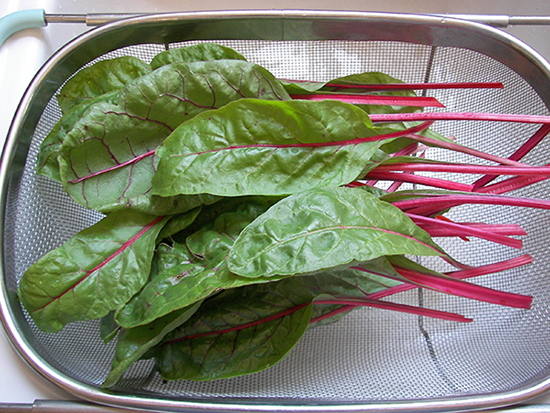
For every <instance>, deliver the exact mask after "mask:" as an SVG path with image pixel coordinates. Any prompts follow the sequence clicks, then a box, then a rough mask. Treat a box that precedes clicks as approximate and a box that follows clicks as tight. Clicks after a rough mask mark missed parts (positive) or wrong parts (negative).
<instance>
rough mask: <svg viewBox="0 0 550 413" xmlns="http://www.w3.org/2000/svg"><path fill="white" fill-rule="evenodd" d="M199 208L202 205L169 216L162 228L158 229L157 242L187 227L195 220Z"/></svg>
mask: <svg viewBox="0 0 550 413" xmlns="http://www.w3.org/2000/svg"><path fill="white" fill-rule="evenodd" d="M201 210H202V205H201V206H199V207H197V208H194V209H192V210H190V211H187V212H184V213H182V214H177V215H173V216H172V217H170V219H169V220H168V222H167V223H166V225H165V226H164V228H162V231H160V233H159V235H158V237H157V244H158V243H160V242H161V241H162V240H163V239H165V238H169V237H171V236H172V235H174V234H177V233H178V232H180V231H183V230H184V229H185V228H187V227H189V226H190V225H191V224H192V223H193V222H195V220H196V219H197V217H198V216H199V214H200V212H201Z"/></svg>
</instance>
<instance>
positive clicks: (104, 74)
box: [57, 56, 152, 113]
mask: <svg viewBox="0 0 550 413" xmlns="http://www.w3.org/2000/svg"><path fill="white" fill-rule="evenodd" d="M151 70H152V69H151V66H149V65H148V64H147V63H145V62H143V61H141V60H140V59H138V58H136V57H132V56H122V57H117V58H115V59H111V60H102V61H99V62H96V63H95V64H93V65H92V66H89V67H86V68H84V69H82V70H81V71H79V72H77V73H76V74H75V75H74V76H73V77H72V78H71V79H69V80H68V81H67V83H65V85H64V86H63V87H62V88H61V90H60V92H59V94H58V95H57V101H58V103H59V106H60V107H61V111H62V112H63V113H66V112H68V111H69V110H71V109H72V108H73V107H75V106H77V105H79V104H80V103H82V102H84V101H86V100H91V99H94V98H97V97H99V96H101V95H103V94H105V93H108V92H112V91H114V90H119V89H121V88H122V87H123V86H124V85H126V84H127V83H129V82H131V81H132V80H134V79H137V78H139V77H141V76H143V75H146V74H147V73H149V72H151Z"/></svg>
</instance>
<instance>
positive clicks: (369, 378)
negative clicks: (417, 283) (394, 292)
mask: <svg viewBox="0 0 550 413" xmlns="http://www.w3.org/2000/svg"><path fill="white" fill-rule="evenodd" d="M219 43H224V44H226V45H228V46H230V47H233V48H235V49H236V50H238V51H239V52H241V53H242V54H243V55H245V56H246V57H247V58H248V60H249V61H251V62H256V63H259V64H261V65H263V66H265V67H266V68H267V69H269V70H270V71H271V72H272V73H273V74H274V75H275V76H279V77H284V78H293V79H309V80H329V79H331V78H335V77H338V76H344V75H348V74H352V73H359V72H364V71H371V70H377V71H383V72H386V73H388V74H390V75H392V76H395V77H397V78H400V79H402V80H404V81H407V82H423V81H431V82H459V81H500V82H502V83H504V85H505V88H504V90H475V91H472V90H463V91H457V90H454V91H437V92H435V93H433V96H435V97H437V98H438V99H439V100H441V101H442V102H444V103H445V104H446V105H447V109H446V110H448V111H479V112H507V113H529V114H547V112H548V111H547V109H546V107H545V105H544V104H543V102H542V101H541V99H540V98H539V97H538V95H537V94H536V93H535V92H534V91H533V90H532V89H531V87H530V86H529V85H528V84H527V83H526V82H525V81H524V80H523V79H522V78H521V77H520V76H518V75H517V74H516V73H515V72H513V71H511V70H510V69H508V68H507V67H505V66H503V65H502V64H500V63H498V62H496V61H494V60H492V59H490V58H488V57H486V56H484V55H482V54H479V53H476V52H472V51H467V50H461V49H454V48H449V49H446V48H433V47H428V46H417V45H412V44H406V43H392V42H379V41H377V42H342V41H338V42H335V41H315V42H271V41H228V42H219ZM182 45H183V44H177V45H171V46H170V47H178V46H182ZM162 49H163V47H162V46H159V45H144V46H135V47H131V48H127V49H122V50H118V51H116V52H113V53H110V54H108V55H105V56H102V57H100V59H105V58H111V57H113V56H120V55H124V54H131V55H134V56H137V57H140V58H141V59H143V60H145V61H148V60H150V59H151V58H152V57H153V56H154V55H155V54H156V53H158V52H159V51H161V50H162ZM59 116H60V111H59V108H58V106H57V103H56V102H55V100H54V99H52V100H51V101H50V103H49V104H48V106H47V108H46V110H45V111H44V113H43V115H42V117H41V119H40V122H39V123H38V125H37V127H36V131H35V134H34V136H33V140H32V144H31V147H30V150H29V153H28V157H27V164H26V166H25V170H24V173H23V177H22V179H21V181H20V182H15V183H14V184H13V185H12V186H11V188H10V192H9V194H8V201H7V202H8V205H7V211H6V222H5V232H6V243H5V246H4V248H5V255H6V263H5V268H6V284H7V286H8V289H10V290H12V291H15V288H16V285H17V280H18V279H19V278H20V277H21V275H22V274H23V272H24V271H25V269H26V268H27V267H28V266H29V265H30V264H32V263H33V262H34V261H35V260H36V259H38V258H39V257H40V256H41V255H43V254H44V253H45V252H47V251H49V250H50V249H52V248H54V247H57V246H59V245H61V244H62V243H63V242H64V241H65V240H67V239H68V238H69V237H70V236H72V235H73V234H75V233H76V232H77V231H78V230H80V229H83V228H85V227H87V226H89V225H90V224H92V223H93V222H95V221H96V220H97V219H99V217H100V216H99V214H96V213H93V212H90V211H88V210H86V209H84V208H82V207H79V206H78V205H76V204H75V203H74V202H73V201H71V200H70V199H69V197H68V196H66V195H65V194H64V192H63V190H62V188H61V186H60V185H58V184H57V183H55V182H52V181H50V180H48V179H46V178H42V177H40V176H36V175H35V173H34V169H35V159H36V155H37V151H38V146H39V144H40V142H41V140H42V139H43V138H44V137H45V136H46V134H47V133H48V132H49V130H50V129H51V127H52V126H53V125H54V124H55V122H56V121H57V119H58V118H59ZM434 129H436V130H437V131H439V132H441V133H443V134H445V135H453V136H456V137H457V139H458V142H460V143H463V144H464V145H466V146H472V147H475V148H478V149H480V150H483V151H487V152H490V153H493V154H496V155H501V156H509V155H510V154H511V153H512V151H513V150H514V149H515V148H517V147H518V146H519V145H520V144H521V143H522V142H523V141H524V140H526V139H527V138H528V137H529V136H530V135H531V134H532V133H533V132H534V131H535V130H536V127H533V126H526V125H519V124H505V123H489V122H452V123H442V122H441V123H438V124H436V125H434ZM434 153H436V154H437V155H436V156H437V157H439V158H440V159H446V160H450V161H470V160H471V158H468V157H467V156H466V155H457V154H454V153H452V154H450V153H448V152H445V151H442V150H441V151H438V152H434ZM548 153H550V152H549V148H548V143H544V142H543V143H542V144H541V145H540V146H539V147H538V148H537V150H536V151H534V153H532V154H530V155H529V158H528V159H527V161H528V162H530V163H532V164H536V165H542V164H545V163H548V160H547V159H548ZM472 178H473V177H472ZM470 182H471V181H470ZM548 190H549V187H548V184H542V185H539V186H538V187H537V189H528V190H522V191H520V193H519V194H520V195H525V196H533V197H540V198H546V197H547V194H548ZM452 218H453V219H456V220H459V221H460V220H466V221H468V220H472V219H473V220H476V221H483V222H488V223H499V222H515V223H518V224H519V225H521V226H522V227H523V228H525V230H526V231H527V232H528V233H529V237H528V238H527V239H526V241H525V247H524V251H522V253H529V254H531V255H532V256H533V257H534V258H535V263H534V264H532V265H530V266H529V267H526V268H521V269H516V270H510V271H507V272H506V273H502V274H499V275H494V276H490V277H482V278H480V279H476V280H475V282H476V283H481V284H483V285H487V286H493V287H496V288H499V289H502V290H506V291H512V292H516V293H522V294H529V295H533V296H534V305H533V308H532V310H529V311H525V310H517V309H510V308H504V307H499V306H496V305H490V304H484V303H479V302H474V301H470V300H466V299H460V298H453V297H449V296H443V295H441V294H436V293H432V292H426V291H424V292H422V293H421V292H418V291H411V292H408V293H405V294H401V295H399V296H395V297H393V298H392V299H393V300H394V301H398V302H402V303H407V304H413V305H419V304H420V305H424V306H426V307H429V308H435V309H440V310H445V311H452V312H457V313H460V314H464V315H466V316H468V317H472V318H474V319H475V322H473V323H470V324H457V323H452V322H448V321H441V320H433V319H423V318H418V317H416V316H411V315H403V314H400V313H393V312H388V311H383V310H375V309H368V310H366V309H363V310H356V311H354V312H352V313H351V314H350V315H348V316H346V317H345V318H344V319H343V320H342V321H340V322H338V323H335V324H332V325H328V326H323V327H319V328H315V329H312V330H310V331H309V332H308V333H307V334H306V335H305V337H304V338H303V340H302V341H301V342H300V343H299V344H298V346H297V347H296V348H295V349H294V350H293V351H292V352H291V353H290V354H289V355H288V357H287V358H286V359H285V360H284V361H283V362H281V363H280V364H278V365H276V366H274V367H273V368H271V369H269V370H267V371H264V372H261V373H257V374H253V375H249V376H245V377H239V378H234V379H227V380H221V381H214V382H191V381H176V382H163V381H162V380H161V379H160V378H159V376H158V375H157V374H156V373H155V372H154V370H153V365H152V363H151V362H150V361H143V362H139V363H137V364H136V365H135V366H134V367H132V368H131V369H130V370H129V371H128V372H127V374H126V376H125V379H124V380H123V381H122V383H121V384H120V385H119V387H118V388H117V389H115V391H117V392H120V393H121V394H145V395H151V396H153V397H155V398H163V397H166V398H176V397H177V398H187V399H191V400H224V401H228V400H238V401H247V400H253V401H254V403H262V402H264V403H268V404H274V405H278V404H285V403H290V404H296V403H298V404H300V403H310V402H311V403H314V402H321V403H344V404H353V403H365V402H369V401H382V402H385V401H396V400H414V399H422V398H438V397H453V396H456V397H463V396H465V395H472V394H492V393H495V392H503V391H507V390H510V389H513V388H516V387H519V386H522V385H524V384H526V383H529V382H530V381H533V380H536V379H537V378H540V377H544V376H546V375H547V374H548V371H549V365H550V351H549V350H548V337H549V333H550V322H549V317H548V315H549V307H548V302H549V301H550V300H549V296H550V277H549V276H548V269H549V265H550V262H549V259H548V256H547V248H548V239H549V236H548V223H549V216H548V214H547V213H546V212H544V211H534V210H525V209H519V208H518V209H510V208H504V207H489V206H483V207H478V206H471V207H462V208H458V209H457V210H456V211H454V212H453V214H452ZM440 244H441V245H442V246H443V247H444V248H445V249H447V250H448V251H449V252H450V253H451V254H452V255H453V256H454V257H456V258H457V259H458V260H460V261H462V262H464V263H467V264H471V265H482V264H488V263H492V262H496V261H500V260H503V259H507V258H511V257H514V256H517V255H519V252H518V251H516V250H512V249H511V248H508V247H501V246H498V245H494V244H490V243H488V242H485V241H481V240H476V239H472V240H471V241H470V242H467V243H466V242H457V241H452V242H451V241H446V240H441V243H440ZM424 263H425V264H427V265H429V266H431V267H432V268H434V269H436V270H446V269H447V267H445V266H444V265H443V264H441V263H440V262H439V261H436V260H431V259H426V260H425V261H424ZM28 323H29V325H30V326H31V332H32V336H33V337H32V340H33V343H34V346H35V348H36V349H37V351H38V352H39V353H40V354H41V355H42V356H43V357H44V359H45V360H47V361H48V362H49V363H50V364H51V365H52V366H53V367H54V368H56V369H59V370H60V371H62V372H64V373H66V374H67V375H69V376H71V377H73V378H74V379H75V380H76V381H79V382H83V383H90V384H93V385H99V384H100V383H101V382H102V380H103V379H104V378H105V377H106V375H107V374H108V371H109V364H110V360H111V357H112V355H113V350H114V346H113V344H109V345H105V344H103V342H102V341H101V340H100V339H99V333H98V324H97V323H96V322H90V323H75V324H72V325H69V326H67V327H66V328H65V329H63V330H62V331H61V332H60V333H58V334H55V335H51V334H44V333H41V332H40V331H38V330H37V329H36V328H35V327H34V325H33V323H32V321H31V320H30V319H29V320H28Z"/></svg>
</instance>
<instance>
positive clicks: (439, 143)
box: [407, 125, 550, 167]
mask: <svg viewBox="0 0 550 413" xmlns="http://www.w3.org/2000/svg"><path fill="white" fill-rule="evenodd" d="M548 126H549V127H550V125H548ZM407 137H408V138H409V139H414V140H416V141H418V142H422V143H424V144H426V145H431V146H437V147H439V148H443V149H449V150H451V151H455V152H460V153H465V154H467V155H472V156H475V157H477V158H480V159H486V160H488V161H493V162H496V163H500V164H502V165H511V166H524V167H525V166H529V165H526V164H524V163H521V162H517V161H516V160H513V159H507V158H502V157H500V156H496V155H491V154H488V153H485V152H481V151H478V150H475V149H470V148H467V147H465V146H462V145H458V144H456V143H451V142H444V141H439V140H437V139H432V138H427V137H425V136H422V135H416V134H415V135H412V136H407Z"/></svg>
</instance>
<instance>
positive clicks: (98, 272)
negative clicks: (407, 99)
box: [19, 44, 466, 387]
mask: <svg viewBox="0 0 550 413" xmlns="http://www.w3.org/2000/svg"><path fill="white" fill-rule="evenodd" d="M335 82H336V83H337V82H338V79H337V80H335V81H333V83H335ZM342 82H344V83H347V84H350V83H351V84H354V82H356V83H396V82H398V81H397V80H396V79H392V78H391V77H389V76H387V75H384V74H381V73H365V74H361V75H356V76H355V77H353V76H351V77H347V78H345V79H343V80H342ZM323 86H324V84H322V83H313V82H311V83H307V84H297V83H293V82H288V81H285V82H282V81H280V80H278V79H276V78H275V77H274V76H273V75H272V74H271V73H269V72H268V71H267V70H265V69H264V68H262V67H260V66H258V65H256V64H253V63H249V62H247V61H246V59H245V58H244V57H243V56H241V55H240V54H238V53H237V52H235V51H234V50H232V49H228V48H226V47H222V46H219V45H215V44H201V45H197V46H188V47H186V48H182V49H177V50H170V51H166V52H163V53H161V54H159V55H158V56H156V57H155V58H154V59H153V61H152V62H151V64H146V63H144V62H142V61H140V60H138V59H136V58H131V57H123V58H118V59H114V60H109V61H102V62H99V63H97V64H95V65H93V66H90V67H88V68H85V69H83V70H81V71H80V72H78V73H77V74H76V75H75V76H74V77H73V78H72V79H70V80H69V81H68V82H67V83H66V85H65V86H64V87H63V88H62V90H61V91H60V93H59V95H58V99H59V105H60V107H61V109H62V111H63V116H62V118H61V119H60V121H59V123H58V124H57V125H56V126H55V127H54V128H53V130H52V131H51V133H50V134H49V135H48V136H47V138H46V139H45V140H44V142H43V143H42V146H41V150H40V154H39V159H38V171H37V172H38V173H39V174H42V175H45V176H48V177H50V178H52V179H54V180H56V181H59V182H60V183H61V184H62V185H63V187H64V189H65V190H66V192H67V193H68V194H69V195H70V196H71V197H72V198H73V199H74V200H75V201H76V202H77V203H79V204H82V205H84V206H86V207H88V208H90V209H94V210H96V211H99V212H102V213H105V214H106V215H105V218H103V219H102V220H101V221H99V222H98V223H96V224H95V225H93V226H91V227H89V228H87V229H85V230H83V231H82V232H80V233H78V234H76V235H75V236H74V237H73V238H71V239H70V240H69V241H67V242H66V243H65V244H64V245H63V246H61V247H59V248H57V249H55V250H53V251H51V252H49V253H48V254H46V255H45V256H43V257H42V258H41V259H39V260H38V261H37V262H36V263H35V264H34V265H32V266H31V267H30V268H29V269H28V270H27V271H26V273H25V274H24V276H23V278H22V279H21V282H20V285H19V297H20V300H21V302H22V304H23V305H24V307H25V308H26V310H27V311H28V313H29V314H30V316H31V317H32V318H33V320H34V322H35V323H36V325H37V326H38V327H39V328H40V329H42V330H43V331H46V332H57V331H59V330H61V329H62V328H63V327H64V326H65V325H66V324H67V323H70V322H74V321H82V320H91V319H102V321H101V335H102V337H103V339H104V340H105V341H106V342H107V341H109V340H111V339H113V338H114V337H116V339H117V345H116V354H115V357H114V360H113V364H112V371H111V373H110V375H109V376H108V377H107V378H106V380H105V383H104V385H105V386H107V387H111V386H114V385H115V384H116V383H117V382H118V381H119V380H120V379H121V378H122V376H123V373H124V371H125V370H126V369H128V367H129V366H130V365H132V363H134V362H135V361H137V360H140V359H146V358H155V360H156V366H157V368H158V371H159V372H160V374H161V375H162V377H163V378H164V379H168V380H174V379H192V380H211V379H218V378H226V377H232V376H236V375H242V374H249V373H253V372H257V371H260V370H263V369H266V368H268V367H269V366H272V365H273V364H275V363H277V362H278V361H280V360H281V359H282V358H284V356H285V355H286V354H287V353H288V352H289V351H290V350H291V348H292V347H293V346H294V345H295V344H296V343H297V342H298V341H299V339H300V337H301V336H302V335H303V334H304V332H305V331H306V330H307V329H308V327H310V326H311V325H317V324H324V323H327V322H331V321H335V320H337V319H339V318H340V317H342V314H344V313H345V312H347V311H349V310H351V309H352V308H356V307H358V306H362V305H371V304H373V303H372V301H374V300H372V299H369V297H370V296H371V295H372V294H373V293H377V292H381V291H384V290H386V289H388V288H393V287H396V286H399V285H402V282H403V281H407V282H409V283H410V282H411V281H410V280H409V279H407V277H406V275H404V274H406V273H405V272H404V271H403V269H409V271H416V272H417V273H418V272H420V273H423V274H424V276H425V277H428V276H430V277H435V278H436V279H441V280H445V281H449V282H450V280H451V277H448V276H446V275H443V274H439V273H435V272H433V271H429V270H427V269H423V268H421V267H420V266H419V265H418V264H415V263H413V261H410V260H407V259H406V258H405V256H406V255H409V256H429V255H432V256H439V257H442V258H444V259H446V260H448V261H450V262H452V258H451V257H449V256H448V255H447V254H446V253H445V252H444V251H443V250H442V249H441V248H440V247H439V246H438V245H436V244H435V243H434V241H433V240H432V239H431V237H430V235H428V233H427V232H426V231H425V230H424V229H422V228H421V227H420V226H418V225H417V224H416V223H414V222H413V220H412V219H411V218H410V217H409V216H407V215H406V214H405V213H404V212H403V211H401V210H400V209H399V208H397V207H395V206H393V205H392V204H391V203H389V202H387V201H386V200H384V199H381V198H380V195H384V192H383V191H380V190H375V189H370V188H369V187H364V186H362V187H350V186H349V184H350V183H352V182H354V181H356V180H357V179H358V178H360V177H362V176H364V175H365V173H366V172H368V171H369V170H371V169H372V168H374V167H375V166H376V165H378V164H379V163H380V162H382V161H386V160H388V159H389V154H390V153H393V152H396V151H399V150H400V149H403V148H405V147H407V145H409V144H410V143H411V141H410V140H409V139H407V138H404V137H400V136H401V135H405V134H406V132H407V130H408V129H407V128H408V127H410V126H411V125H412V124H402V123H394V124H391V125H389V124H388V125H385V126H383V127H377V126H374V125H373V123H372V122H371V120H370V118H369V115H368V113H373V112H374V113H397V112H399V111H412V110H416V109H413V108H403V107H400V108H396V107H392V106H369V105H358V106H354V105H350V104H347V103H342V102H339V101H337V100H321V101H306V100H297V99H292V97H291V94H293V93H294V94H295V93H297V91H299V92H300V93H306V92H307V93H313V92H315V91H317V90H321V89H322V88H323ZM394 94H397V95H407V96H414V93H413V92H410V91H407V92H403V91H401V92H394ZM413 126H414V125H413ZM424 135H426V136H429V137H432V138H434V139H439V140H441V141H445V139H444V138H443V137H439V136H438V135H436V134H434V133H433V132H430V131H424ZM380 136H385V137H387V139H378V137H380ZM452 281H453V282H455V283H460V281H457V280H455V279H452ZM416 285H425V281H417V282H416ZM430 285H431V284H430ZM453 285H454V284H453ZM430 288H433V289H437V288H436V287H434V286H433V285H431V287H430ZM457 290H458V288H457ZM379 305H383V303H379ZM388 306H390V303H388ZM405 307H406V306H401V307H399V306H397V305H396V307H395V309H401V310H407V309H406V308H405ZM428 311H431V310H425V312H424V313H423V314H426V315H428ZM432 312H433V315H434V316H441V317H442V318H445V317H446V316H447V315H446V313H438V312H436V311H432ZM447 317H450V318H451V319H453V317H452V316H451V315H448V316H447ZM465 320H466V319H462V320H460V319H459V321H465Z"/></svg>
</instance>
